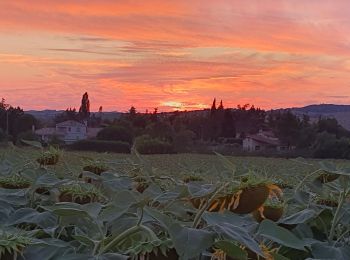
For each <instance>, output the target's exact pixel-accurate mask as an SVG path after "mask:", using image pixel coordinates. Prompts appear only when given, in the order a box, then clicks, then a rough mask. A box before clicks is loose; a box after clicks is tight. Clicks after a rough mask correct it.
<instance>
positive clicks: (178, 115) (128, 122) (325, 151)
mask: <svg viewBox="0 0 350 260" xmlns="http://www.w3.org/2000/svg"><path fill="white" fill-rule="evenodd" d="M99 111H100V112H102V107H100V109H99ZM66 120H76V121H80V122H86V123H87V124H88V126H90V127H103V129H102V130H101V131H100V132H99V133H98V135H97V137H96V140H95V141H94V142H95V143H94V145H92V146H96V145H97V144H98V141H101V142H103V143H104V144H105V145H106V141H110V142H120V143H122V146H123V150H125V149H126V148H125V145H128V146H130V147H131V146H135V147H136V148H137V149H138V150H139V151H141V152H142V153H172V152H193V151H198V150H196V148H198V147H199V146H200V145H201V147H207V146H210V145H212V144H215V143H220V142H222V140H226V141H227V142H229V143H231V144H237V145H241V144H242V140H243V139H244V138H245V137H246V136H247V135H251V134H256V133H258V132H259V131H260V130H264V129H267V130H270V131H272V132H273V133H274V134H275V135H276V137H278V138H279V140H280V141H281V142H282V143H284V144H286V146H288V147H293V148H296V149H297V150H308V151H310V155H311V156H314V157H319V158H350V132H349V131H348V130H346V129H345V128H343V127H342V126H341V125H340V124H339V123H338V122H337V120H336V119H334V118H322V117H320V118H319V119H318V120H316V121H315V120H314V121H311V120H310V118H309V117H308V116H307V115H303V116H302V117H300V116H297V115H295V114H293V113H292V111H290V110H278V111H265V110H262V109H260V108H256V107H255V106H254V105H249V104H245V105H238V106H237V107H236V108H225V107H224V104H223V101H222V100H221V101H220V103H219V105H217V103H216V99H214V100H213V103H212V106H211V108H210V109H204V110H199V111H175V112H168V113H159V112H158V109H154V111H152V112H146V113H141V112H138V111H137V109H136V108H135V107H134V106H132V107H131V108H130V109H129V111H128V112H127V113H124V114H122V116H121V117H120V118H118V119H115V120H114V121H110V120H103V119H102V118H101V117H99V116H96V115H95V114H92V113H91V112H90V101H89V96H88V93H84V95H83V97H82V100H81V106H80V108H79V110H76V109H75V108H67V110H65V111H63V112H62V113H61V114H59V115H58V116H56V118H55V122H56V123H59V122H63V121H66ZM32 126H35V127H36V128H38V127H40V122H39V121H38V120H37V119H35V118H34V116H32V115H29V114H25V113H24V111H23V109H21V108H20V107H12V106H11V105H9V104H7V103H6V102H5V100H4V99H2V101H1V103H0V140H4V139H5V138H6V139H8V140H11V141H14V142H15V143H16V142H18V140H20V139H26V138H34V137H33V136H32V137H30V135H33V133H32V131H31V129H32ZM96 142H97V143H96ZM118 145H119V146H120V144H118Z"/></svg>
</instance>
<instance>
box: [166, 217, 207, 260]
mask: <svg viewBox="0 0 350 260" xmlns="http://www.w3.org/2000/svg"><path fill="white" fill-rule="evenodd" d="M168 231H169V235H170V238H171V239H172V241H173V243H174V247H175V249H176V252H177V253H178V255H179V256H180V257H181V258H182V259H192V258H195V257H198V256H199V255H200V254H201V253H202V252H203V251H204V250H206V249H208V248H210V247H211V246H212V245H213V243H214V234H213V233H211V232H209V231H206V230H200V229H194V228H188V227H183V226H181V225H180V224H178V223H174V224H172V225H171V226H170V227H169V230H168Z"/></svg>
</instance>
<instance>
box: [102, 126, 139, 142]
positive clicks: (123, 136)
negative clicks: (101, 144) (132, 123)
mask: <svg viewBox="0 0 350 260" xmlns="http://www.w3.org/2000/svg"><path fill="white" fill-rule="evenodd" d="M97 139H99V140H105V141H121V142H126V143H129V144H131V143H132V139H133V138H132V134H131V133H130V131H129V130H128V129H126V128H125V127H122V126H110V127H106V128H104V129H102V130H101V131H100V132H98V134H97Z"/></svg>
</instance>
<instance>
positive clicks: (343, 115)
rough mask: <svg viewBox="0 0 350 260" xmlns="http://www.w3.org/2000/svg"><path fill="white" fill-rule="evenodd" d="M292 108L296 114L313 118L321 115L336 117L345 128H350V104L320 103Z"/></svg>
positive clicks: (315, 118)
mask: <svg viewBox="0 0 350 260" xmlns="http://www.w3.org/2000/svg"><path fill="white" fill-rule="evenodd" d="M290 110H291V111H292V112H293V113H295V114H296V115H300V116H301V115H303V114H305V115H308V116H309V117H310V119H311V120H314V121H315V120H317V119H318V118H319V117H320V116H321V117H329V118H335V119H337V121H338V122H339V124H341V125H342V126H343V127H344V128H346V129H348V130H350V105H334V104H320V105H309V106H305V107H294V108H290Z"/></svg>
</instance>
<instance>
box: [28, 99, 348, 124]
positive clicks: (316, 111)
mask: <svg viewBox="0 0 350 260" xmlns="http://www.w3.org/2000/svg"><path fill="white" fill-rule="evenodd" d="M287 109H289V110H291V111H292V112H293V113H295V114H296V115H299V116H302V115H303V114H305V115H308V116H309V117H310V119H311V120H312V121H316V120H317V119H318V118H319V117H320V116H321V117H331V118H335V119H337V120H338V122H339V123H340V124H341V125H342V126H343V127H344V128H346V129H348V130H350V105H334V104H319V105H309V106H305V107H292V108H284V109H277V110H287ZM62 112H63V110H41V111H37V110H30V111H26V113H28V114H31V115H33V116H35V117H36V118H38V119H39V120H40V121H42V122H46V123H52V122H53V120H54V118H55V116H56V115H58V114H60V113H62ZM208 112H209V110H208V109H204V110H196V111H183V112H166V113H160V115H164V116H167V115H171V114H174V113H185V114H186V115H187V114H190V115H203V114H206V113H208ZM93 114H96V115H98V114H99V113H98V112H94V113H93ZM122 114H123V113H121V112H102V114H101V115H102V118H103V119H109V120H112V121H113V120H114V119H117V118H119V117H120V116H121V115H122Z"/></svg>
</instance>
